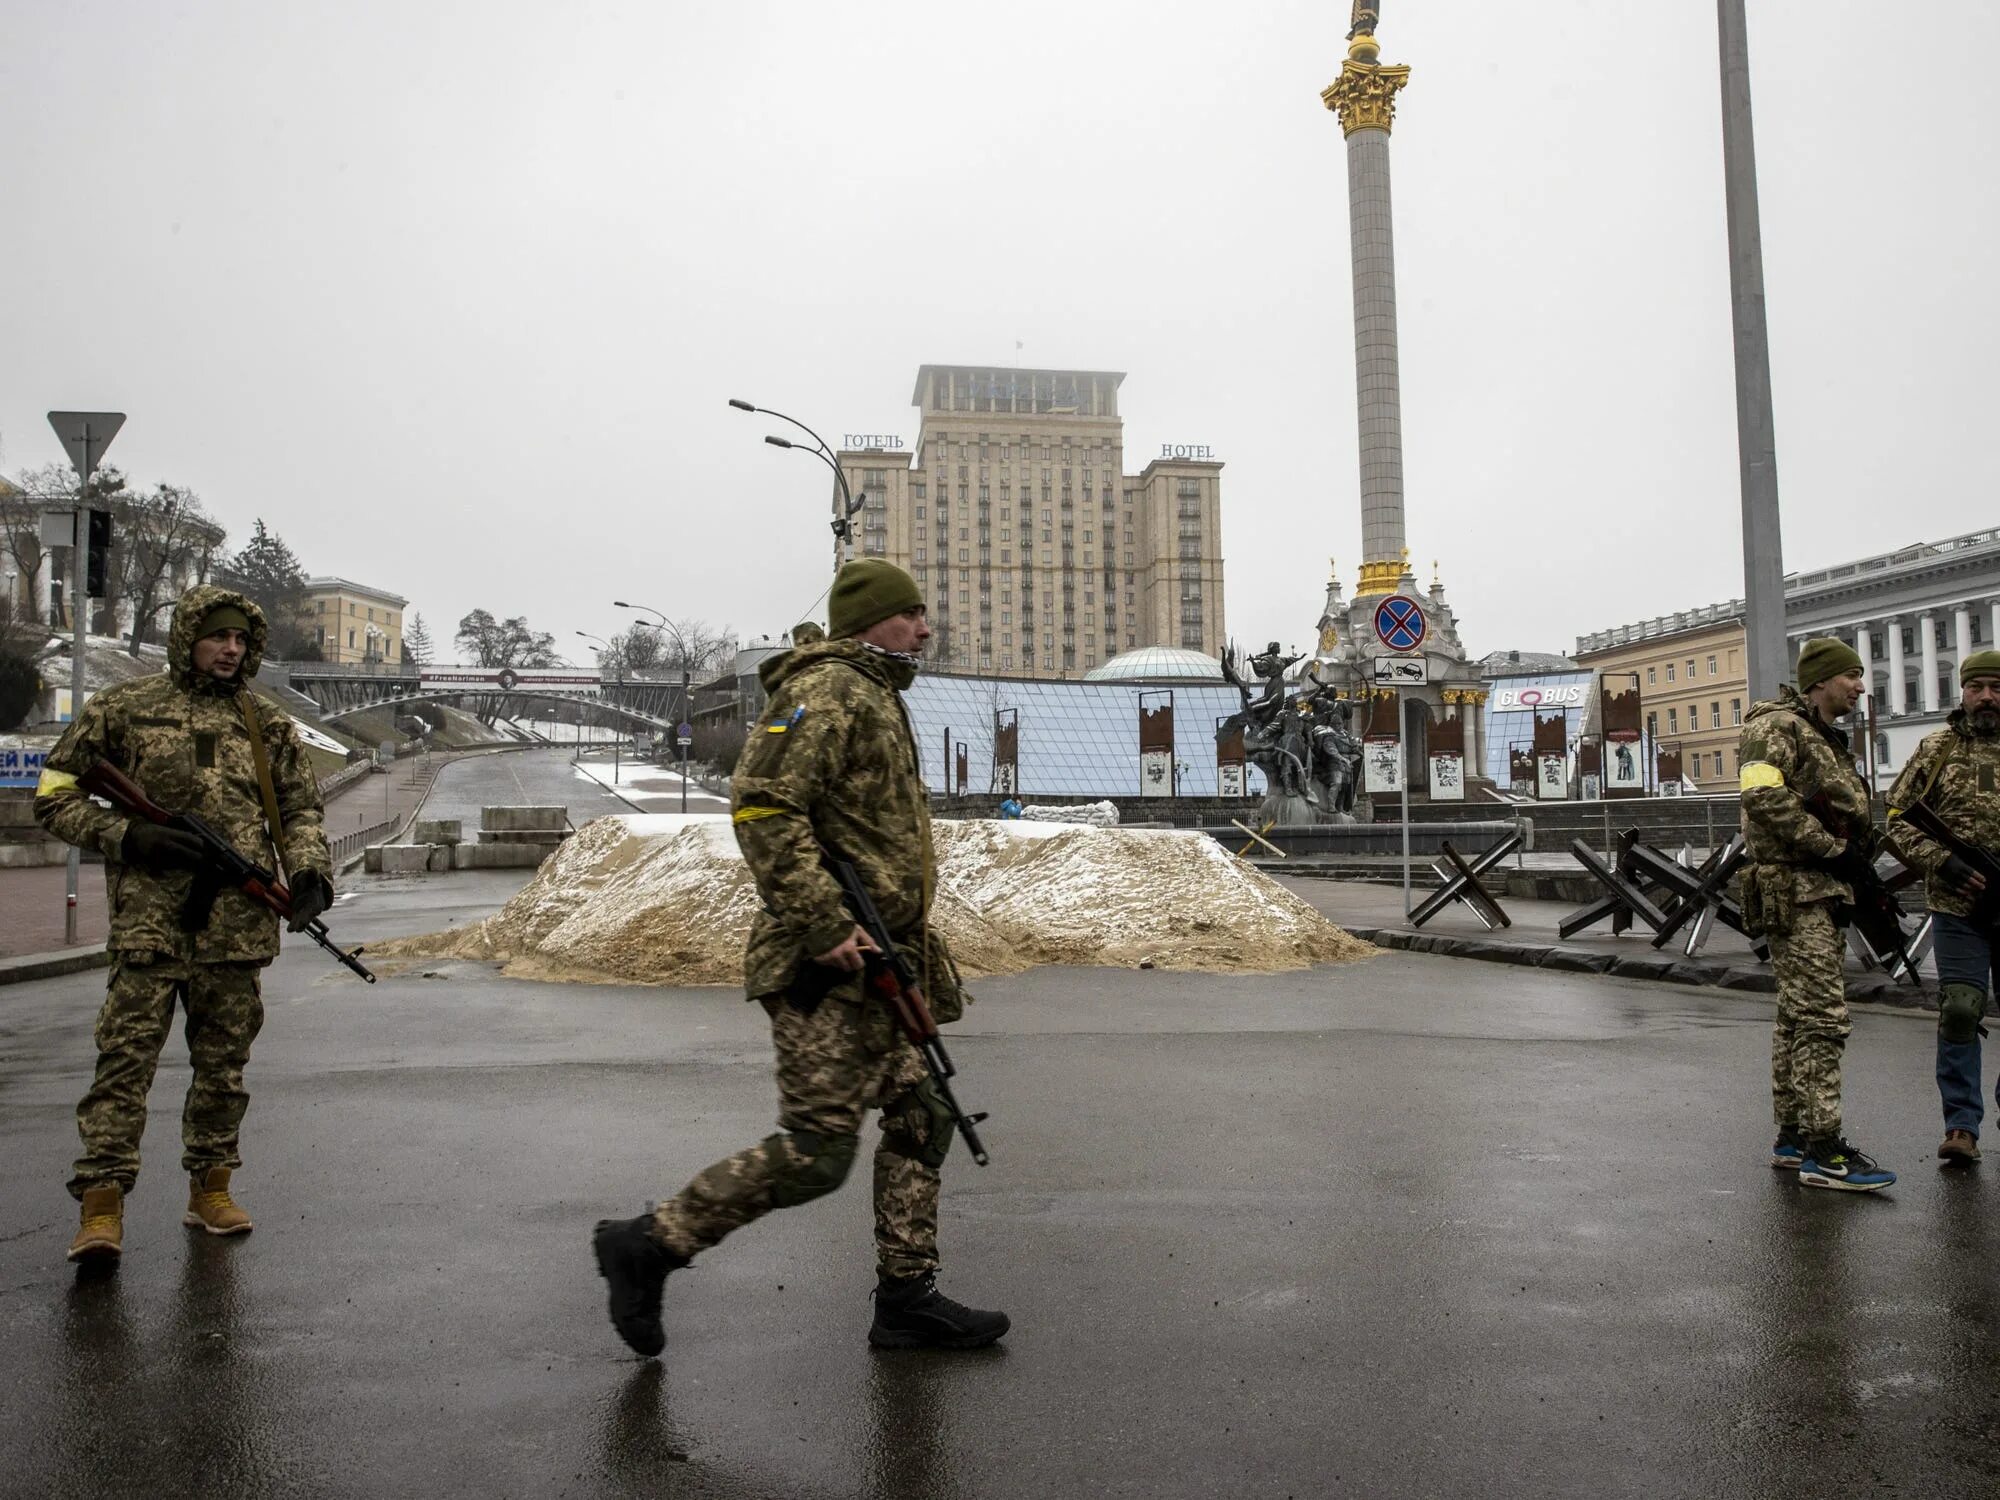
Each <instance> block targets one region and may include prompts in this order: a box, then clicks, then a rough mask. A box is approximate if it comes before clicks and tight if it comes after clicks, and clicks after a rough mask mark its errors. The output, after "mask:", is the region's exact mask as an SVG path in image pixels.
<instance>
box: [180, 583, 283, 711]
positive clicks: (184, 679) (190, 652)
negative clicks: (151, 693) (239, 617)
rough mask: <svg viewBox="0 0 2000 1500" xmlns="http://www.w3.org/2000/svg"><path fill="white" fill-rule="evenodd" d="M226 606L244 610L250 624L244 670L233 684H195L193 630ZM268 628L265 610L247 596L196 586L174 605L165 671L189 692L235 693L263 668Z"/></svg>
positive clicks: (211, 681) (209, 585)
mask: <svg viewBox="0 0 2000 1500" xmlns="http://www.w3.org/2000/svg"><path fill="white" fill-rule="evenodd" d="M225 604H229V605H234V606H235V607H236V608H238V609H240V610H242V611H243V614H244V618H246V619H247V620H249V622H250V642H249V648H248V649H247V650H246V651H245V652H244V653H243V670H242V671H241V672H239V673H237V678H236V683H229V684H225V683H219V682H216V681H215V680H214V679H213V678H204V679H202V680H201V681H196V679H195V675H194V643H195V631H196V630H198V629H200V627H201V622H202V621H203V620H205V619H207V618H208V614H209V611H210V610H215V609H220V608H222V606H224V605H225ZM270 635H271V630H270V627H269V626H268V625H267V624H266V623H265V622H264V611H263V610H261V609H259V608H258V607H257V606H256V605H255V604H253V603H251V602H250V597H249V595H247V594H239V593H237V592H236V590H234V589H226V588H223V587H221V586H220V585H219V584H213V583H201V584H196V585H195V586H194V587H193V588H191V589H189V590H188V591H187V592H186V593H185V594H182V595H181V597H180V601H179V602H178V603H177V604H175V605H174V624H173V629H172V630H170V631H169V632H168V634H167V670H168V671H169V672H170V673H172V674H173V679H174V681H175V682H177V683H179V684H180V685H181V686H182V687H184V688H188V689H189V690H191V691H194V690H204V691H208V692H234V691H235V689H236V685H237V684H240V683H244V682H248V681H249V680H250V679H251V678H252V677H255V676H256V675H257V669H258V668H259V667H261V666H263V665H264V644H265V642H266V641H268V640H269V639H270Z"/></svg>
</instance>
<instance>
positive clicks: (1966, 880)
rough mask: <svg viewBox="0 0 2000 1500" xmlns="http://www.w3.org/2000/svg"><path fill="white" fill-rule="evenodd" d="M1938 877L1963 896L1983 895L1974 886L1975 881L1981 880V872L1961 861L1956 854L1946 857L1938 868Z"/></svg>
mask: <svg viewBox="0 0 2000 1500" xmlns="http://www.w3.org/2000/svg"><path fill="white" fill-rule="evenodd" d="M1937 877H1938V879H1939V880H1941V881H1943V882H1944V883H1945V884H1946V885H1948V886H1950V887H1951V888H1952V889H1953V890H1954V891H1957V892H1958V893H1959V895H1961V896H1975V895H1979V894H1981V893H1980V892H1979V891H1977V890H1975V889H1974V888H1973V884H1972V882H1973V881H1975V880H1977V879H1978V878H1979V872H1978V871H1977V870H1975V869H1973V867H1972V866H1971V865H1969V864H1967V863H1966V862H1965V861H1964V860H1962V859H1960V858H1959V857H1958V856H1957V855H1956V854H1948V855H1946V856H1945V861H1944V863H1943V864H1941V865H1939V866H1938V869H1937Z"/></svg>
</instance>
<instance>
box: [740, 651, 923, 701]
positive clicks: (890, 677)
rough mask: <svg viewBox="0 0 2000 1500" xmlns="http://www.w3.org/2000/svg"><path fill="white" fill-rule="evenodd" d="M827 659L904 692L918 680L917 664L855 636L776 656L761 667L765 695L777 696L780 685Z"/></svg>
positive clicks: (896, 690)
mask: <svg viewBox="0 0 2000 1500" xmlns="http://www.w3.org/2000/svg"><path fill="white" fill-rule="evenodd" d="M823 661H841V662H846V663H847V664H848V665H849V666H851V667H854V668H856V669H858V670H860V671H862V672H865V673H867V674H868V675H869V676H870V677H872V678H874V679H875V680H876V681H877V682H879V683H881V684H882V685H883V686H884V687H886V688H888V689H889V690H890V691H891V692H897V693H900V692H902V691H903V689H905V688H907V687H908V686H909V685H910V684H911V683H913V682H915V681H916V680H917V672H916V668H914V667H912V666H910V665H909V664H908V663H906V662H901V661H898V660H897V659H896V658H895V657H893V656H890V655H889V654H888V653H887V652H883V651H870V650H869V649H868V648H867V647H866V646H864V645H862V644H861V643H860V642H859V641H855V640H838V641H815V642H813V643H812V644H811V645H809V646H794V647H793V648H792V649H791V650H790V651H787V652H785V653H784V654H783V655H782V656H774V657H772V658H771V659H770V660H769V661H767V662H765V663H764V664H763V665H762V666H760V667H759V668H758V669H757V680H758V681H759V682H761V683H763V684H764V695H765V696H766V697H767V698H771V697H776V696H777V693H778V689H779V688H780V687H781V686H782V685H783V684H784V683H786V682H788V681H789V680H790V679H792V678H793V677H795V676H797V675H798V674H799V673H800V672H802V671H804V670H805V669H806V668H807V667H810V666H813V665H815V664H817V663H819V662H823Z"/></svg>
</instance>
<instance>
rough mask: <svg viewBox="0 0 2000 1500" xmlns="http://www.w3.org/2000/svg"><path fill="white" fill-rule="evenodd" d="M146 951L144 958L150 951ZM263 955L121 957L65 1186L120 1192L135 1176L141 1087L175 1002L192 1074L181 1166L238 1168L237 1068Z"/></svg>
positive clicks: (258, 1004)
mask: <svg viewBox="0 0 2000 1500" xmlns="http://www.w3.org/2000/svg"><path fill="white" fill-rule="evenodd" d="M149 957H150V956H149ZM263 967H264V965H263V964H262V963H233V964H203V963H192V962H188V961H185V960H179V959H169V958H164V957H162V958H158V959H157V960H155V961H151V962H141V961H140V960H139V959H138V957H137V956H134V957H131V958H127V957H124V956H122V955H121V956H120V957H119V958H118V959H117V960H116V961H115V962H114V963H113V965H112V968H111V984H110V990H109V993H108V994H107V995H106V996H105V999H104V1009H103V1010H102V1011H100V1012H99V1013H98V1016H97V1075H96V1077H95V1078H93V1079H92V1080H91V1084H90V1092H89V1093H87V1094H85V1095H84V1096H83V1102H82V1103H81V1104H79V1105H78V1106H77V1107H76V1129H77V1134H79V1135H80V1136H82V1137H83V1155H81V1156H79V1157H78V1158H77V1160H76V1167H75V1173H74V1175H73V1176H72V1177H71V1178H70V1182H69V1190H70V1194H71V1196H73V1197H76V1198H81V1197H82V1196H83V1194H84V1190H85V1189H86V1188H91V1187H99V1186H102V1185H103V1184H105V1183H112V1182H115V1183H117V1184H118V1185H119V1186H120V1187H121V1188H123V1189H124V1190H125V1191H126V1192H128V1193H129V1192H131V1191H132V1184H133V1183H134V1182H136V1181H137V1180H138V1176H139V1138H140V1136H142V1135H143V1134H144V1133H145V1130H146V1095H147V1093H148V1091H149V1090H151V1088H152V1086H153V1072H154V1070H155V1069H156V1068H157V1067H158V1066H159V1062H160V1049H161V1048H162V1047H163V1046H165V1045H166V1040H167V1033H168V1032H169V1031H170V1030H172V1028H173V1021H174V1006H175V1003H176V1002H178V1003H179V1004H180V1006H181V1007H182V1009H183V1010H184V1011H185V1013H186V1016H187V1021H186V1025H185V1028H184V1029H185V1032H186V1035H187V1049H188V1061H189V1062H190V1063H191V1064H193V1067H194V1081H193V1082H192V1083H191V1084H189V1085H188V1092H187V1102H186V1104H185V1105H184V1106H183V1108H182V1111H181V1148H182V1149H181V1166H182V1167H184V1168H185V1169H186V1170H187V1171H189V1172H201V1171H206V1170H207V1169H208V1168H210V1167H239V1166H241V1165H242V1164H243V1159H242V1158H241V1157H240V1156H238V1155H237V1151H236V1134H237V1131H238V1129H239V1128H240V1127H241V1125H242V1124H243V1111H244V1110H245V1109H247V1108H248V1107H249V1104H250V1095H249V1094H248V1092H246V1091H245V1089H244V1087H243V1067H244V1064H245V1063H247V1062H248V1061H249V1060H250V1044H251V1043H252V1042H253V1041H255V1040H256V1038H257V1033H258V1031H259V1030H260V1029H261V1028H262V1026H263V1024H264V1001H263V998H262V996H261V995H260V994H259V992H258V975H259V973H260V971H261V970H262V969H263Z"/></svg>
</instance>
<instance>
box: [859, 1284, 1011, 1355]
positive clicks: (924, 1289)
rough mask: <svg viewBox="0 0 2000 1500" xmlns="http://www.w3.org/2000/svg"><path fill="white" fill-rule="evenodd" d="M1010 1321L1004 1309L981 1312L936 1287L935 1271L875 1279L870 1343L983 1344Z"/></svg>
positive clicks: (894, 1346)
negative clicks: (873, 1315)
mask: <svg viewBox="0 0 2000 1500" xmlns="http://www.w3.org/2000/svg"><path fill="white" fill-rule="evenodd" d="M1010 1326H1011V1325H1010V1324H1009V1323H1008V1321H1007V1315H1006V1314H1005V1313H1003V1312H982V1311H981V1310H980V1309H979V1308H976V1307H966V1306H965V1305H964V1304H962V1303H958V1302H954V1301H952V1300H951V1298H949V1297H947V1296H946V1295H945V1294H944V1293H943V1292H941V1291H939V1290H938V1289H937V1273H936V1272H934V1271H926V1272H925V1273H924V1274H923V1275H921V1276H903V1277H897V1278H895V1279H893V1280H892V1279H891V1278H889V1277H887V1276H882V1277H879V1278H878V1279H877V1281H876V1283H875V1326H874V1327H872V1328H870V1329H869V1330H868V1342H869V1343H871V1344H873V1345H874V1346H875V1347H876V1348H878V1349H983V1348H984V1347H985V1346H986V1345H988V1344H990V1343H993V1342H994V1341H995V1340H997V1339H998V1338H1000V1336H1001V1335H1003V1334H1004V1333H1006V1331H1007V1330H1008V1328H1009V1327H1010Z"/></svg>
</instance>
